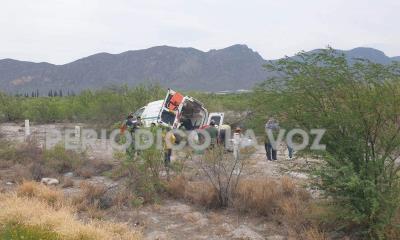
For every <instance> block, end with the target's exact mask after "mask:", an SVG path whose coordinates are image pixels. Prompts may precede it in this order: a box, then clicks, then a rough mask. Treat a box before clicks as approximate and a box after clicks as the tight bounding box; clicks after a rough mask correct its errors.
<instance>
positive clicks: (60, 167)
mask: <svg viewBox="0 0 400 240" xmlns="http://www.w3.org/2000/svg"><path fill="white" fill-rule="evenodd" d="M43 157H44V160H45V162H44V165H45V166H46V167H49V168H50V169H53V170H55V171H56V172H58V173H65V172H68V171H74V170H76V169H78V168H80V167H81V166H82V165H83V164H84V161H85V160H86V157H85V153H79V152H75V151H72V150H66V149H65V147H64V146H63V145H62V144H58V145H56V146H54V147H53V148H52V149H49V150H45V151H44V154H43Z"/></svg>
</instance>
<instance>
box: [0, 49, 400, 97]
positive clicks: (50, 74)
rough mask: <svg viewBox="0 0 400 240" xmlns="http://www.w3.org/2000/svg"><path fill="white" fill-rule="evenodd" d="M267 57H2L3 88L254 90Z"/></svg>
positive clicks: (369, 54) (132, 53) (217, 53)
mask: <svg viewBox="0 0 400 240" xmlns="http://www.w3.org/2000/svg"><path fill="white" fill-rule="evenodd" d="M312 51H318V49H315V50H312ZM312 51H310V52H312ZM338 51H339V52H342V53H344V54H345V56H346V57H347V58H348V59H352V58H366V59H369V60H371V61H373V62H377V63H382V64H388V63H390V62H391V61H400V56H399V57H388V56H386V55H385V53H384V52H382V51H380V50H377V49H374V48H365V47H359V48H354V49H350V50H338ZM268 61H269V60H265V59H264V58H263V57H262V56H261V55H260V54H259V53H258V52H257V51H254V50H253V49H251V48H249V47H248V46H247V45H244V44H235V45H232V46H229V47H226V48H222V49H210V50H208V51H201V50H198V49H196V48H192V47H184V48H182V47H172V46H166V45H163V46H154V47H151V48H147V49H139V50H129V51H125V52H122V53H117V54H112V53H106V52H101V53H96V54H93V55H89V56H87V57H84V58H81V59H77V60H75V61H72V62H70V63H66V64H61V65H56V64H52V63H48V62H39V63H35V62H29V61H20V60H14V59H10V58H6V59H1V60H0V89H1V90H2V91H5V92H9V93H24V92H30V91H35V90H36V89H39V90H40V92H41V94H42V95H46V94H47V92H48V91H50V90H52V89H53V90H58V89H63V90H71V91H74V92H79V91H81V90H84V89H99V88H103V87H107V86H112V85H121V84H128V85H129V86H134V85H138V84H141V83H146V82H152V83H157V84H160V85H162V86H164V87H171V88H177V89H181V90H200V91H221V90H238V89H250V88H252V87H253V86H254V85H255V84H256V83H259V82H261V81H263V80H265V79H267V78H268V77H269V76H270V74H271V73H268V72H267V71H266V70H265V69H264V68H263V67H262V66H263V65H264V64H265V63H267V62H268Z"/></svg>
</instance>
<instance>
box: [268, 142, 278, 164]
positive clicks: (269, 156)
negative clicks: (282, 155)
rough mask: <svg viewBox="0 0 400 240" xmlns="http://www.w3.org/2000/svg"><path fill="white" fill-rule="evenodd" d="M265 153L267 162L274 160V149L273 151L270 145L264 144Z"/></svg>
mask: <svg viewBox="0 0 400 240" xmlns="http://www.w3.org/2000/svg"><path fill="white" fill-rule="evenodd" d="M265 152H266V153H267V159H268V160H276V149H273V148H272V145H271V144H270V143H266V144H265Z"/></svg>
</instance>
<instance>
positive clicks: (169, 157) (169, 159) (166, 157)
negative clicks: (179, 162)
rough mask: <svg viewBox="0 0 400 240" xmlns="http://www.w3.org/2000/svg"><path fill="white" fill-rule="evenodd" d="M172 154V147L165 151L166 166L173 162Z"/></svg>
mask: <svg viewBox="0 0 400 240" xmlns="http://www.w3.org/2000/svg"><path fill="white" fill-rule="evenodd" d="M171 155H172V149H166V150H165V153H164V165H165V167H169V165H170V163H171Z"/></svg>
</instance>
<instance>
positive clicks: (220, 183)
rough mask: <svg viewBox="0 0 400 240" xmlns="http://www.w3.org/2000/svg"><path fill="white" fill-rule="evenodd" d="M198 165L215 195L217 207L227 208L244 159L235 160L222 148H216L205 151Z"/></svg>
mask: <svg viewBox="0 0 400 240" xmlns="http://www.w3.org/2000/svg"><path fill="white" fill-rule="evenodd" d="M241 156H242V155H241ZM198 164H199V168H200V169H201V170H202V173H203V174H204V176H205V177H206V179H208V181H209V183H210V184H211V186H212V187H213V188H214V190H215V192H216V194H217V198H218V205H219V206H220V207H227V206H228V205H229V204H231V203H232V193H233V192H235V188H236V187H237V184H238V183H239V179H240V175H241V172H242V169H243V167H244V165H245V157H243V158H242V157H240V158H239V157H238V158H236V159H235V158H234V157H233V156H232V155H231V154H226V153H225V151H224V149H223V147H219V146H218V147H215V148H213V149H211V150H207V151H206V153H205V154H204V157H201V158H200V161H199V162H198Z"/></svg>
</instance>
